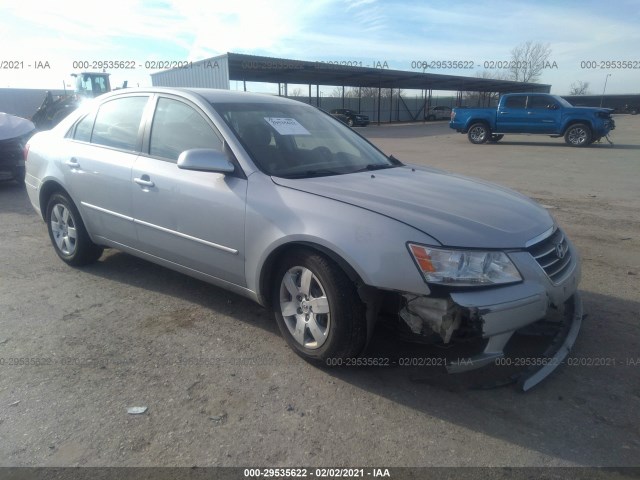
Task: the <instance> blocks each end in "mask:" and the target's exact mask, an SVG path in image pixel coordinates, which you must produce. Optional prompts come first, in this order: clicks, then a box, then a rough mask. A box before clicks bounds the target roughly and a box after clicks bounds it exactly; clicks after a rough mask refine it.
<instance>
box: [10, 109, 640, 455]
mask: <svg viewBox="0 0 640 480" xmlns="http://www.w3.org/2000/svg"><path fill="white" fill-rule="evenodd" d="M616 121H617V124H618V128H617V129H616V131H615V132H614V135H613V139H614V141H615V142H616V146H615V147H613V148H611V147H609V146H608V145H607V144H606V143H605V144H601V145H594V146H593V147H591V148H587V149H575V148H570V147H567V146H566V145H565V144H564V142H563V141H562V139H549V138H547V137H533V136H511V137H509V136H507V137H506V138H505V139H504V140H503V141H501V142H500V143H498V144H496V145H480V146H478V145H472V144H470V143H469V142H468V141H467V140H466V138H465V137H464V136H462V135H459V134H456V133H454V132H453V131H451V130H449V129H448V127H447V125H446V123H442V122H436V123H433V124H427V125H422V124H420V125H403V126H381V127H378V126H374V125H371V126H369V127H367V128H360V129H358V131H359V132H361V133H362V134H363V135H365V136H367V137H369V138H370V139H371V140H372V141H373V142H374V143H376V144H377V145H378V146H379V147H380V148H382V149H383V150H384V151H386V152H387V153H393V154H394V155H395V156H396V157H398V158H400V159H401V160H404V161H406V162H411V163H424V164H428V165H433V166H436V167H440V168H444V169H447V170H450V171H454V172H458V173H463V174H468V175H471V176H477V177H481V178H484V179H488V180H491V181H494V182H497V183H500V184H504V185H507V186H510V187H512V188H515V189H516V190H519V191H521V192H523V193H525V194H527V195H529V196H531V197H533V198H535V199H537V200H538V201H540V202H541V203H543V204H544V205H546V206H547V207H548V208H550V209H551V211H552V213H553V214H554V215H555V216H556V218H557V219H558V220H559V222H560V223H561V224H562V225H563V226H564V227H565V229H566V231H567V232H568V234H569V235H570V237H571V238H572V239H573V241H574V243H576V245H577V247H578V249H579V250H580V252H581V254H582V257H583V280H582V284H581V290H582V292H583V299H584V304H585V313H586V314H587V318H586V320H585V322H584V324H583V328H582V331H581V334H580V336H579V337H578V340H577V342H576V345H575V347H574V350H573V352H572V354H571V357H570V358H571V359H572V363H575V364H577V365H571V366H569V365H565V366H563V367H561V368H560V369H558V370H557V371H556V372H555V373H554V374H553V375H552V376H551V377H550V378H548V379H547V380H546V381H545V382H544V383H542V384H541V385H539V386H538V387H536V388H535V389H534V390H532V391H530V392H528V393H526V394H523V393H520V392H519V391H517V389H516V388H514V387H504V388H497V389H491V390H477V389H471V388H469V385H470V384H469V374H465V375H466V376H464V377H459V376H458V377H456V376H450V375H446V374H445V373H443V371H442V370H441V369H440V368H433V367H432V368H408V367H388V368H349V369H347V368H343V369H337V370H324V369H319V368H316V367H313V366H311V365H309V364H307V363H306V362H304V361H302V360H301V359H299V358H298V357H297V356H296V355H295V354H294V353H293V352H292V351H290V350H289V348H288V347H287V346H286V344H285V342H284V340H283V339H282V338H281V337H280V335H279V333H278V330H277V327H276V325H275V322H274V321H272V319H271V316H270V315H269V314H268V312H266V311H265V310H263V309H262V308H261V307H259V306H258V305H255V304H253V303H251V302H250V301H248V300H245V299H243V298H241V297H238V296H236V295H234V294H231V293H228V292H226V291H224V290H220V289H218V288H215V287H212V286H210V285H207V284H205V283H202V282H200V281H197V280H194V279H191V278H189V277H186V276H183V275H181V274H178V273H174V272H172V271H169V270H166V269H164V268H161V267H159V266H156V265H153V264H151V263H148V262H145V261H142V260H138V259H136V258H134V257H131V256H129V255H126V254H123V253H119V252H116V251H113V250H110V251H108V252H107V253H105V255H104V256H103V257H102V259H101V260H100V261H99V262H98V263H97V264H95V265H92V266H90V267H86V268H82V269H72V268H70V267H68V266H66V265H65V264H63V263H62V262H61V261H60V260H59V259H58V258H57V257H56V255H55V253H54V251H53V249H52V247H51V246H50V244H49V239H48V236H47V233H46V228H45V225H44V223H43V222H42V220H41V219H40V218H39V217H38V216H37V215H36V214H35V213H34V211H33V210H32V209H31V206H30V205H29V203H28V200H27V196H26V194H25V192H24V190H22V189H20V188H18V187H17V186H15V185H14V184H13V183H12V182H9V181H6V182H0V225H2V229H1V230H0V245H1V246H2V248H1V249H0V261H1V264H2V267H1V269H0V466H194V465H198V466H219V465H221V466H248V465H260V466H283V467H291V466H300V465H307V466H349V465H359V466H388V467H394V466H575V465H580V466H637V465H638V464H639V463H640V462H639V460H638V459H639V458H640V421H639V419H640V413H639V412H640V348H639V340H640V335H639V332H640V328H639V324H640V313H639V312H640V294H639V293H638V292H640V214H639V213H638V212H640V188H638V178H640V160H639V159H640V135H639V132H640V116H638V117H632V116H624V115H622V116H617V118H616ZM369 354H370V355H371V356H380V357H384V356H395V357H398V356H403V355H407V356H409V355H410V356H413V357H433V356H435V355H438V354H439V352H434V348H433V347H421V346H415V345H408V344H405V343H402V342H401V341H399V340H398V339H396V338H393V337H392V336H390V335H389V334H388V332H386V331H384V330H382V329H380V330H379V331H377V332H376V335H375V337H374V340H373V343H372V345H371V347H370V349H369ZM15 359H29V360H27V361H26V363H28V364H27V365H20V364H19V365H15V363H25V362H24V360H19V361H16V360H15ZM135 406H145V407H147V408H148V409H147V411H146V412H145V413H144V414H141V415H129V414H127V408H129V407H135Z"/></svg>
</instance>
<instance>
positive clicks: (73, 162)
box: [64, 157, 80, 169]
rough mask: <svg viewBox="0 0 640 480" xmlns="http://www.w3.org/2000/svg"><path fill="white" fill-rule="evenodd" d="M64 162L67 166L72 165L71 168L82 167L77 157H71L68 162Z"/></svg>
mask: <svg viewBox="0 0 640 480" xmlns="http://www.w3.org/2000/svg"><path fill="white" fill-rule="evenodd" d="M64 164H65V165H66V166H67V167H71V168H78V169H79V168H80V163H79V162H78V159H77V158H75V157H71V159H69V160H67V161H66V162H64Z"/></svg>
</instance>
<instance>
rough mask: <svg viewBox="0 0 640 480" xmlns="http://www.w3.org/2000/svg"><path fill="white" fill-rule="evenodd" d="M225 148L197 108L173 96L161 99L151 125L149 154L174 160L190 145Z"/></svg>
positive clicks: (194, 146) (189, 147) (192, 146)
mask: <svg viewBox="0 0 640 480" xmlns="http://www.w3.org/2000/svg"><path fill="white" fill-rule="evenodd" d="M222 147H223V144H222V140H221V139H220V138H219V137H218V136H217V135H216V134H215V132H214V131H213V129H212V128H211V126H210V125H209V124H208V123H207V121H206V120H205V119H204V118H203V117H202V115H200V113H198V112H197V111H196V110H195V109H194V108H192V107H190V106H189V105H186V104H184V103H182V102H180V101H178V100H173V99H171V98H160V99H159V100H158V105H157V106H156V112H155V114H154V116H153V124H152V125H151V137H150V139H149V154H150V155H152V156H155V157H162V158H167V159H170V160H174V161H175V160H178V157H179V156H180V154H181V153H182V152H184V151H185V150H189V149H191V148H214V149H216V150H222Z"/></svg>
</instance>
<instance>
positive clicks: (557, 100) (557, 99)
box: [553, 97, 573, 107]
mask: <svg viewBox="0 0 640 480" xmlns="http://www.w3.org/2000/svg"><path fill="white" fill-rule="evenodd" d="M553 98H554V99H555V100H556V102H558V103H559V104H560V105H562V106H563V107H573V105H572V104H571V103H569V102H568V101H567V100H565V99H564V98H562V97H553Z"/></svg>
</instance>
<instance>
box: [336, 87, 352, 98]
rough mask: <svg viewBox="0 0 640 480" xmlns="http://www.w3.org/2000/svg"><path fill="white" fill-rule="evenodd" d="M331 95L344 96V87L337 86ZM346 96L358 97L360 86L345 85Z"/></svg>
mask: <svg viewBox="0 0 640 480" xmlns="http://www.w3.org/2000/svg"><path fill="white" fill-rule="evenodd" d="M329 96H330V97H342V87H335V88H334V89H333V90H332V91H331V93H330V94H329ZM344 96H345V98H358V88H357V87H344Z"/></svg>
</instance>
